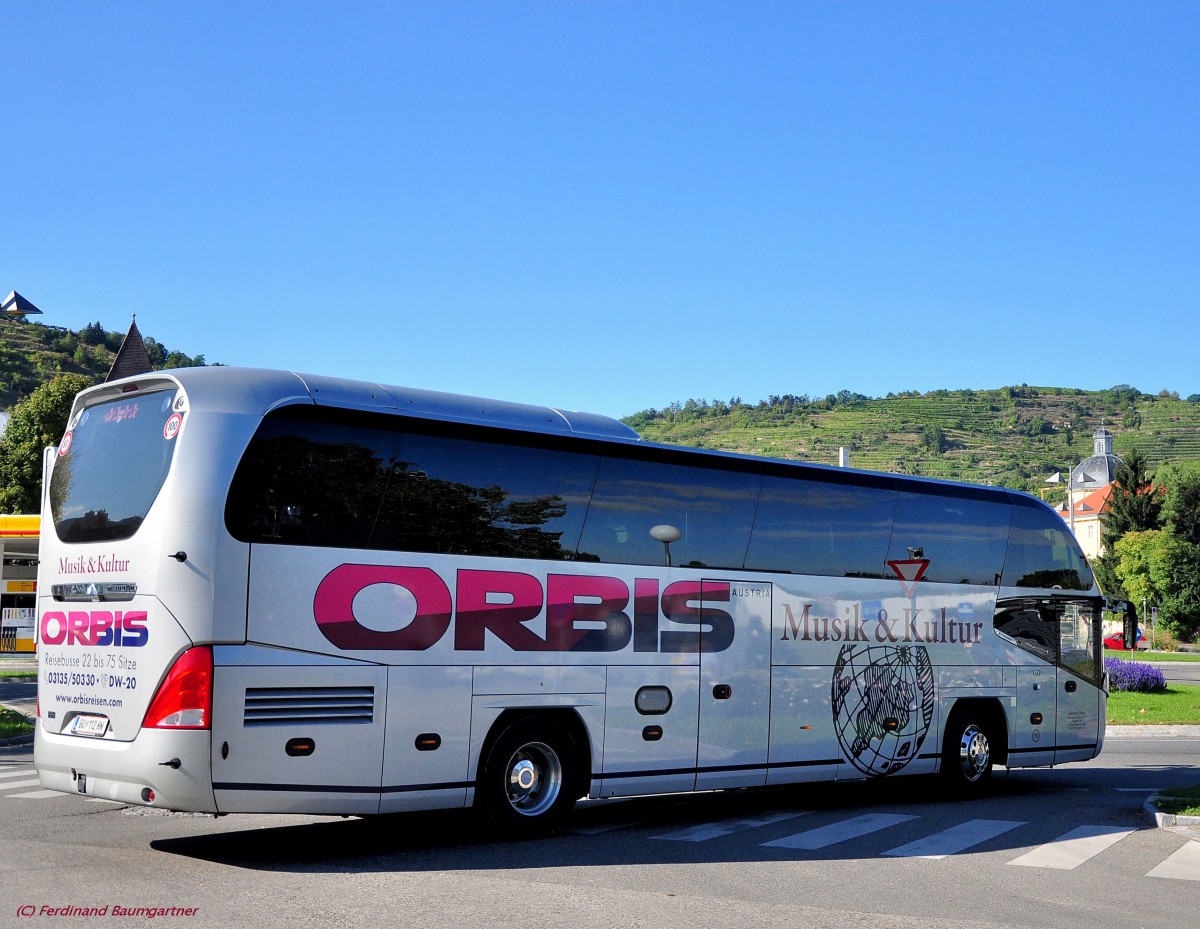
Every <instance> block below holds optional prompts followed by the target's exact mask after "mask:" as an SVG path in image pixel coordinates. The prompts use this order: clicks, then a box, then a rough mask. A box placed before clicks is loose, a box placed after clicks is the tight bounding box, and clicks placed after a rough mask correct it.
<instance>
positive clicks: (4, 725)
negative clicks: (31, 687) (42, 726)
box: [0, 706, 33, 739]
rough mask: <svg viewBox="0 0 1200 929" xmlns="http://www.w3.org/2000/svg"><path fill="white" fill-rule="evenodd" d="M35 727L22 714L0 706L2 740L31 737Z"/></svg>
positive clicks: (0, 734) (0, 735) (0, 733)
mask: <svg viewBox="0 0 1200 929" xmlns="http://www.w3.org/2000/svg"><path fill="white" fill-rule="evenodd" d="M31 732H33V726H31V725H29V723H28V722H27V721H26V719H25V717H24V716H22V715H21V714H20V713H14V712H13V711H12V710H10V709H8V708H7V707H3V706H0V739H11V738H13V737H14V736H18V735H29V733H31Z"/></svg>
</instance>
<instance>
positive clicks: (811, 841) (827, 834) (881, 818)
mask: <svg viewBox="0 0 1200 929" xmlns="http://www.w3.org/2000/svg"><path fill="white" fill-rule="evenodd" d="M917 818H918V817H916V816H901V815H898V814H895V813H866V814H864V815H863V816H855V817H854V818H853V819H843V820H842V821H841V822H837V823H830V824H829V825H828V826H820V827H818V828H816V829H809V830H808V831H807V832H800V833H797V834H796V835H789V836H786V837H785V838H782V839H776V840H775V841H774V842H764V843H763V845H764V846H767V847H769V848H797V849H805V850H808V851H815V850H816V849H819V848H826V847H828V846H830V845H836V844H837V843H838V842H845V841H848V840H849V839H857V838H860V837H862V836H864V835H869V834H870V833H872V832H878V831H879V830H880V829H887V828H889V827H890V826H896V825H899V824H900V823H906V822H908V821H909V820H911V819H917Z"/></svg>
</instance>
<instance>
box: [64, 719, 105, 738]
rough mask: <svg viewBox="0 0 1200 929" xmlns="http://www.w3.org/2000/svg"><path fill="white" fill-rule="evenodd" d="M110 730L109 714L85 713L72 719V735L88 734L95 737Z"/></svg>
mask: <svg viewBox="0 0 1200 929" xmlns="http://www.w3.org/2000/svg"><path fill="white" fill-rule="evenodd" d="M106 732H108V717H107V716H92V715H87V714H85V715H83V716H76V717H75V718H74V719H73V720H71V735H86V736H90V737H92V738H93V739H95V738H99V737H100V736H102V735H104V733H106Z"/></svg>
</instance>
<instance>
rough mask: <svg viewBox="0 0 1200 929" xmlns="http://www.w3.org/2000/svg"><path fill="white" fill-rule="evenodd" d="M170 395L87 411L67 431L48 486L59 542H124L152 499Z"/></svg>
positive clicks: (161, 468)
mask: <svg viewBox="0 0 1200 929" xmlns="http://www.w3.org/2000/svg"><path fill="white" fill-rule="evenodd" d="M174 400H175V392H174V391H170V390H160V391H155V392H152V393H147V394H141V395H139V396H137V397H134V398H121V397H118V398H116V399H114V400H109V401H107V402H105V403H100V404H97V405H95V406H91V407H88V408H87V409H85V410H84V411H83V412H82V413H81V414H80V415H79V418H78V419H77V420H76V421H75V422H74V423H73V424H72V426H71V427H70V428H68V429H67V431H66V433H65V434H64V435H63V439H62V442H61V444H60V445H59V448H58V458H57V460H56V461H55V464H54V475H53V477H52V478H51V479H50V510H51V513H52V515H53V517H54V529H55V532H57V534H58V538H59V539H60V540H61V541H63V542H75V543H78V542H109V541H115V540H118V539H128V538H129V537H130V536H132V535H133V534H134V533H135V532H137V530H138V527H139V526H140V525H141V524H142V520H143V519H145V517H146V513H147V512H148V511H149V509H150V505H151V504H152V503H153V502H154V499H155V498H156V497H157V496H158V492H159V490H160V489H161V488H162V485H163V481H164V480H166V477H167V471H168V469H169V468H170V467H171V458H172V456H173V454H174V451H175V442H174V438H175V435H176V434H177V432H178V423H177V422H172V420H174V418H175V417H178V416H180V414H179V413H173V412H172V409H171V408H172V405H173V403H174Z"/></svg>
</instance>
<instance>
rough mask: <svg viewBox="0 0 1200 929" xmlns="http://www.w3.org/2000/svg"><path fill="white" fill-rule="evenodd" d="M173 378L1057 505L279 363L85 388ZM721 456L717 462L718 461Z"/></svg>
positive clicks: (204, 396) (234, 395)
mask: <svg viewBox="0 0 1200 929" xmlns="http://www.w3.org/2000/svg"><path fill="white" fill-rule="evenodd" d="M164 379H166V380H173V381H175V382H177V383H178V384H179V385H181V386H182V387H183V388H184V389H185V390H187V391H188V394H189V402H190V403H191V405H192V409H194V410H201V409H210V410H214V411H215V410H226V411H233V410H237V411H242V412H250V411H253V412H255V413H258V414H260V415H265V414H266V413H268V412H270V411H271V410H273V409H277V408H279V407H282V406H291V405H295V404H308V403H311V404H314V405H317V406H328V407H338V408H343V409H353V410H362V411H367V412H372V411H373V412H379V413H390V414H400V415H404V416H411V417H416V418H419V419H427V420H437V421H448V422H455V423H462V424H467V425H479V426H485V427H491V428H498V429H509V430H516V431H520V432H530V433H540V434H546V435H560V436H564V437H567V436H578V437H580V438H588V439H603V440H607V441H615V442H619V443H622V444H625V443H633V444H637V445H639V446H640V447H641V448H642V449H643V450H644V451H645V453H647V454H649V455H650V456H652V457H653V456H654V455H655V453H656V452H659V453H661V454H664V455H677V454H679V453H681V452H682V453H686V454H688V455H695V456H698V457H701V458H708V459H709V460H715V461H720V462H723V463H724V466H726V467H734V468H737V467H738V466H739V464H738V463H740V465H741V467H756V468H761V467H763V465H764V464H765V465H767V466H768V467H773V468H781V469H782V468H787V469H791V468H798V469H806V470H809V471H814V472H819V473H820V476H821V478H822V479H826V480H831V481H834V482H837V483H847V484H874V485H876V486H890V487H898V488H903V487H905V486H909V487H914V488H915V487H920V488H922V489H923V490H924V491H925V492H929V493H934V494H940V495H946V496H958V497H972V498H976V499H980V498H983V499H992V500H996V499H997V498H1001V499H1002V498H1004V497H1007V498H1008V501H1009V502H1011V503H1016V504H1018V505H1023V506H1029V507H1034V508H1045V509H1050V508H1049V507H1048V506H1047V505H1046V504H1045V503H1043V502H1042V501H1040V500H1038V499H1037V498H1036V497H1034V496H1031V495H1029V494H1026V493H1024V492H1021V491H1015V490H1009V489H1007V488H1003V487H989V486H986V485H980V484H967V483H961V482H957V481H947V480H943V479H938V478H929V477H917V476H912V475H903V474H894V473H890V472H883V471H864V470H859V469H851V468H841V467H836V466H834V465H825V464H819V463H814V462H807V461H798V460H794V459H782V458H767V457H762V456H757V455H746V454H742V453H737V452H726V451H719V450H714V449H703V448H695V447H684V446H675V445H664V444H660V443H655V442H646V441H644V440H643V439H642V437H641V436H640V435H639V434H638V433H637V432H636V431H635V430H634V429H632V428H630V427H629V426H627V425H625V424H624V423H622V422H620V421H619V420H616V419H613V418H611V417H608V416H603V415H600V414H597V413H584V412H578V411H568V410H560V409H557V408H555V407H546V406H536V405H532V404H524V403H513V402H511V401H507V400H490V399H485V398H481V397H471V396H465V395H461V394H452V393H444V392H441V391H434V390H422V389H420V388H414V387H399V386H394V385H390V384H379V383H374V382H370V381H355V380H349V379H346V378H337V377H328V376H325V375H317V374H303V373H298V372H287V371H278V370H271V369H265V368H240V367H229V366H223V365H214V366H211V367H202V368H174V369H169V370H166V371H156V372H154V373H152V374H145V375H140V376H138V377H131V378H125V379H123V380H117V381H111V382H108V383H105V384H101V385H98V386H97V387H93V388H91V389H89V390H88V391H85V392H84V393H85V394H86V395H87V396H88V397H96V396H97V395H101V396H104V395H118V394H120V393H122V392H124V391H128V390H131V389H133V387H134V386H135V385H138V386H140V385H143V384H147V385H148V382H150V381H152V380H153V381H162V380H164ZM715 461H714V463H715Z"/></svg>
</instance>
